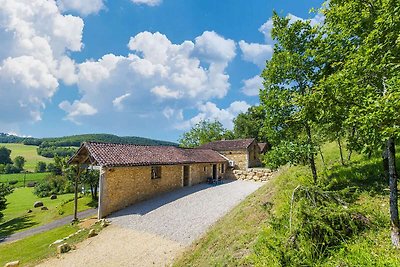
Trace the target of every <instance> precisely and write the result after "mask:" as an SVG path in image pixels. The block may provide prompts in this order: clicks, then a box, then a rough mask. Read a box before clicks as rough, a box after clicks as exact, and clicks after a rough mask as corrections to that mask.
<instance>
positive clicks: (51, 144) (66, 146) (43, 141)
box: [0, 133, 177, 158]
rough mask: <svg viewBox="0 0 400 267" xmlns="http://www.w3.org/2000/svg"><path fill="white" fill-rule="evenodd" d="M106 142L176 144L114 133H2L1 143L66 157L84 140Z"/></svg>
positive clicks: (51, 155)
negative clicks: (47, 135) (39, 135)
mask: <svg viewBox="0 0 400 267" xmlns="http://www.w3.org/2000/svg"><path fill="white" fill-rule="evenodd" d="M88 141H92V142H104V143H120V144H136V145H150V146H155V145H165V146H176V145H177V144H176V143H173V142H168V141H161V140H154V139H149V138H144V137H137V136H122V137H121V136H117V135H112V134H82V135H72V136H64V137H55V138H34V137H19V136H15V135H9V134H5V133H0V143H22V144H24V145H35V146H39V148H38V154H39V155H41V156H44V157H48V158H53V157H54V156H55V155H58V156H61V157H64V156H71V155H73V154H74V153H75V151H76V148H77V147H79V146H80V145H81V144H82V143H83V142H88Z"/></svg>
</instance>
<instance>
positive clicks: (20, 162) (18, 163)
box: [14, 156, 26, 172]
mask: <svg viewBox="0 0 400 267" xmlns="http://www.w3.org/2000/svg"><path fill="white" fill-rule="evenodd" d="M25 162H26V160H25V158H24V157H23V156H16V157H15V159H14V166H15V167H16V168H17V169H18V170H19V171H20V172H21V171H23V170H24V165H25Z"/></svg>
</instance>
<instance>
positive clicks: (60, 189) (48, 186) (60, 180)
mask: <svg viewBox="0 0 400 267" xmlns="http://www.w3.org/2000/svg"><path fill="white" fill-rule="evenodd" d="M72 192H74V188H73V185H72V183H71V182H70V181H69V180H68V179H67V178H66V177H64V176H58V175H57V176H55V175H49V176H47V177H46V178H45V179H43V180H42V181H40V182H39V183H38V184H36V186H35V189H34V191H33V193H34V194H35V195H37V196H39V197H48V196H50V195H51V194H57V195H58V194H66V193H72Z"/></svg>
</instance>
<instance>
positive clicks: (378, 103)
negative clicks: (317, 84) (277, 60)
mask: <svg viewBox="0 0 400 267" xmlns="http://www.w3.org/2000/svg"><path fill="white" fill-rule="evenodd" d="M325 15H326V20H325V27H324V29H325V31H326V34H325V36H327V39H326V41H325V43H326V44H327V46H328V47H330V48H332V49H333V51H337V54H341V55H342V56H341V59H340V60H337V59H335V60H333V61H332V62H331V64H330V65H331V66H333V68H335V71H334V72H333V74H332V75H330V76H329V77H328V78H327V79H326V81H325V82H324V86H323V90H324V91H325V94H326V95H330V96H332V97H333V98H334V100H335V101H336V102H337V103H339V104H340V105H346V106H348V107H349V112H348V117H347V119H346V121H345V123H346V124H347V125H348V126H352V127H354V128H353V129H355V133H356V134H355V135H356V136H357V138H356V139H355V140H354V139H353V140H350V141H353V143H352V146H353V148H354V149H357V150H360V151H361V152H364V153H367V154H371V153H372V152H374V151H378V150H380V149H384V150H386V152H385V153H383V155H385V157H387V160H385V159H384V164H387V168H386V176H387V177H388V180H389V187H390V218H391V239H392V243H393V245H395V246H396V247H400V234H399V231H400V222H399V215H398V204H397V203H398V196H397V179H398V174H397V173H398V172H397V170H396V162H395V161H396V158H395V150H396V148H395V146H396V141H397V140H399V138H400V125H399V122H400V114H399V110H400V75H399V69H400V65H399V61H400V39H399V38H398V37H399V36H400V2H399V1H397V0H379V1H362V0H351V1H350V0H331V1H329V3H328V8H327V9H326V11H325ZM334 54H336V53H334ZM333 84H336V87H334V86H333ZM335 88H336V89H338V90H334V91H333V92H332V89H335Z"/></svg>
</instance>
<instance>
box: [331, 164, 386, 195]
mask: <svg viewBox="0 0 400 267" xmlns="http://www.w3.org/2000/svg"><path fill="white" fill-rule="evenodd" d="M325 183H326V184H327V187H328V189H329V190H331V191H340V190H344V189H350V191H353V192H359V193H361V192H368V193H369V194H370V195H371V196H376V195H387V194H388V193H389V192H388V191H387V190H385V189H387V187H388V184H389V182H388V179H387V178H386V177H385V175H384V171H383V166H382V162H381V161H379V160H378V159H376V160H371V161H369V162H367V163H366V162H365V161H363V162H352V163H351V164H349V165H347V166H341V165H335V166H332V168H331V169H330V170H329V171H328V175H327V180H326V181H325Z"/></svg>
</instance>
